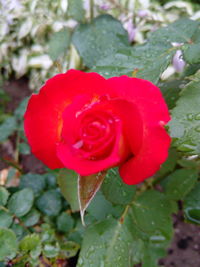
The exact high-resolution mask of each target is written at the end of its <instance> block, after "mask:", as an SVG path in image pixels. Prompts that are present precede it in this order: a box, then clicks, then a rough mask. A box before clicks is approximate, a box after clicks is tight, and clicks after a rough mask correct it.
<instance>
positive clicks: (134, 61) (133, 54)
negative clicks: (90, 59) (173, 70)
mask: <svg viewBox="0 0 200 267" xmlns="http://www.w3.org/2000/svg"><path fill="white" fill-rule="evenodd" d="M171 48H172V46H171V45H169V44H166V43H161V44H160V43H158V44H157V45H152V44H149V43H147V44H144V45H138V46H134V47H127V48H125V49H120V50H118V51H116V52H115V54H114V56H113V54H110V55H108V56H107V57H104V58H103V59H101V60H99V61H98V62H97V63H96V65H95V66H94V67H93V70H94V71H96V72H98V73H99V74H101V75H103V76H105V77H106V78H109V77H112V76H120V75H123V74H126V75H128V76H133V72H134V71H136V77H139V78H143V79H147V80H149V81H152V82H154V83H157V82H158V80H159V77H160V75H161V74H162V73H163V71H164V70H165V69H166V68H167V67H168V65H169V64H170V62H171V59H172V56H173V55H174V53H175V49H171Z"/></svg>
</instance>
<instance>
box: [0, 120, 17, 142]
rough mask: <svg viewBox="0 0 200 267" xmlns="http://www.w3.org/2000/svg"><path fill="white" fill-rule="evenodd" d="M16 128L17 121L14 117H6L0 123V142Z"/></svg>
mask: <svg viewBox="0 0 200 267" xmlns="http://www.w3.org/2000/svg"><path fill="white" fill-rule="evenodd" d="M16 129H17V122H16V119H15V117H8V118H7V119H6V120H5V121H4V122H3V123H2V124H1V125H0V133H1V135H0V142H3V141H5V140H6V139H7V138H8V137H9V136H10V135H11V134H13V133H14V131H15V130H16Z"/></svg>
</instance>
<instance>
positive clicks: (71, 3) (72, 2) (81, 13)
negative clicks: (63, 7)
mask: <svg viewBox="0 0 200 267" xmlns="http://www.w3.org/2000/svg"><path fill="white" fill-rule="evenodd" d="M67 15H68V16H69V17H71V18H72V19H75V20H77V21H83V19H84V17H85V10H84V9H83V1H82V0H68V10H67Z"/></svg>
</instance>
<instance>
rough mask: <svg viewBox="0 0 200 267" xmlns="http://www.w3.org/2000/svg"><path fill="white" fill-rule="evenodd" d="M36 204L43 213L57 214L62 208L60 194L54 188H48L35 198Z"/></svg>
mask: <svg viewBox="0 0 200 267" xmlns="http://www.w3.org/2000/svg"><path fill="white" fill-rule="evenodd" d="M36 205H37V207H38V209H39V210H40V211H42V212H43V213H44V214H46V215H48V216H57V215H58V214H59V212H60V210H61V208H62V202H61V195H60V194H59V193H58V192H57V191H56V190H53V189H51V190H48V191H46V192H45V193H43V194H42V195H41V196H40V197H39V198H38V199H37V202H36Z"/></svg>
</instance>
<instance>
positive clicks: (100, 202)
mask: <svg viewBox="0 0 200 267" xmlns="http://www.w3.org/2000/svg"><path fill="white" fill-rule="evenodd" d="M123 210H124V207H122V206H114V205H112V203H111V202H109V201H108V200H106V199H105V197H104V195H103V194H102V193H101V191H100V190H99V191H98V192H97V194H96V195H95V197H94V198H93V200H92V202H91V203H90V205H89V207H88V208H87V212H88V213H89V214H90V215H91V216H92V217H94V218H95V219H96V220H98V221H100V220H104V219H106V218H107V217H109V216H110V215H113V217H116V218H119V216H120V215H121V213H122V212H123ZM86 222H87V218H86Z"/></svg>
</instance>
